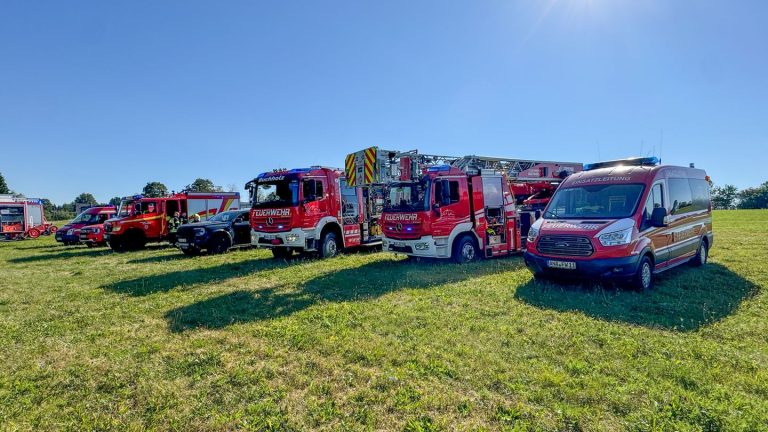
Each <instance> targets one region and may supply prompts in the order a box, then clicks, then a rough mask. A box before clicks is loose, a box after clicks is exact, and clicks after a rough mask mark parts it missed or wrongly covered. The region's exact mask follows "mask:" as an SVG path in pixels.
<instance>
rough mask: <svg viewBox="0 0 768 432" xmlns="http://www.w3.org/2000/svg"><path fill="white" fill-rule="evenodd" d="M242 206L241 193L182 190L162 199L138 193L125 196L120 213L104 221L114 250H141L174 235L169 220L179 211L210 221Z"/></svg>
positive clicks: (106, 235)
mask: <svg viewBox="0 0 768 432" xmlns="http://www.w3.org/2000/svg"><path fill="white" fill-rule="evenodd" d="M239 208H240V194H239V193H237V192H181V193H177V194H173V195H170V196H165V197H161V198H150V197H144V196H142V195H134V196H132V197H127V198H123V200H122V201H121V202H120V208H119V209H118V211H117V216H116V217H115V218H112V219H109V220H107V221H106V222H105V223H104V239H105V240H106V241H107V242H108V243H109V246H110V247H111V248H112V249H114V250H125V249H141V248H143V247H144V246H145V245H146V244H147V242H150V241H163V240H167V239H169V238H170V236H171V234H172V233H171V231H170V229H169V228H170V227H169V224H168V221H169V220H170V219H171V218H172V217H173V215H174V213H176V212H178V213H179V214H180V215H183V214H187V215H189V216H190V217H191V216H192V215H195V214H196V215H199V216H200V217H201V219H202V220H207V219H208V217H211V216H213V215H215V214H217V213H220V212H223V211H227V210H237V209H239Z"/></svg>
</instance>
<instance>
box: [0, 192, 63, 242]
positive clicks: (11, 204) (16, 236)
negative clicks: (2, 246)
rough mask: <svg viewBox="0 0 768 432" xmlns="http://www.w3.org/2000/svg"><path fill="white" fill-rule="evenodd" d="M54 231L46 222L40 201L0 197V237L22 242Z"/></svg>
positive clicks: (53, 226) (54, 228) (52, 226)
mask: <svg viewBox="0 0 768 432" xmlns="http://www.w3.org/2000/svg"><path fill="white" fill-rule="evenodd" d="M56 230H57V228H56V226H55V225H52V224H50V223H48V222H46V220H45V212H44V211H43V202H42V201H41V200H39V199H32V198H19V197H14V196H10V195H0V237H2V238H5V239H6V240H23V239H25V238H38V237H40V236H41V235H50V234H52V233H55V232H56Z"/></svg>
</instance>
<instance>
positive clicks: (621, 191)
mask: <svg viewBox="0 0 768 432" xmlns="http://www.w3.org/2000/svg"><path fill="white" fill-rule="evenodd" d="M643 188H644V186H643V185H641V184H605V185H589V186H579V187H571V188H566V189H558V190H557V192H555V196H554V197H553V198H552V201H550V203H549V206H548V207H547V210H546V211H545V212H544V218H545V219H585V218H588V219H621V218H626V217H630V216H632V215H633V214H634V213H635V209H636V208H637V203H638V202H639V201H640V195H642V193H643Z"/></svg>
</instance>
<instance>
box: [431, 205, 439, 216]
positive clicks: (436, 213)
mask: <svg viewBox="0 0 768 432" xmlns="http://www.w3.org/2000/svg"><path fill="white" fill-rule="evenodd" d="M432 211H433V212H435V215H436V216H440V204H438V203H434V204H432Z"/></svg>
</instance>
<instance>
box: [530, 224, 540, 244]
mask: <svg viewBox="0 0 768 432" xmlns="http://www.w3.org/2000/svg"><path fill="white" fill-rule="evenodd" d="M538 236H539V230H538V228H534V227H531V228H530V229H529V230H528V241H529V242H532V241H534V240H536V237H538Z"/></svg>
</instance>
